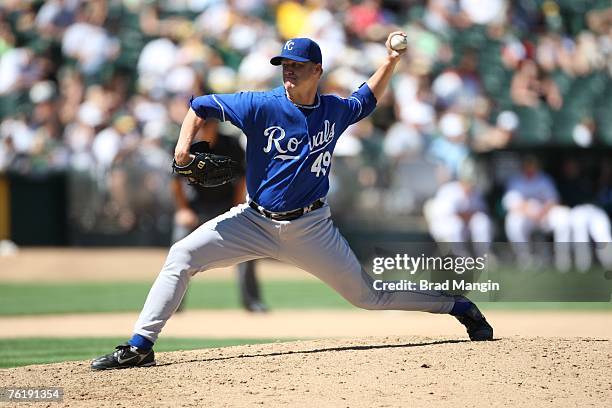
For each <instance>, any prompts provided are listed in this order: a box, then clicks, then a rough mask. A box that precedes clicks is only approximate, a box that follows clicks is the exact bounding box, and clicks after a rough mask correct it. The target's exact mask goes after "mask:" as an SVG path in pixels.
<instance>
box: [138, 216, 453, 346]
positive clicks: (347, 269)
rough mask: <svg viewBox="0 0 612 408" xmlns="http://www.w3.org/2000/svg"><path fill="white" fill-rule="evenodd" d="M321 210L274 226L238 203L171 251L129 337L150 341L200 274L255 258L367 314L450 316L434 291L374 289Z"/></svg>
mask: <svg viewBox="0 0 612 408" xmlns="http://www.w3.org/2000/svg"><path fill="white" fill-rule="evenodd" d="M330 215H331V213H330V209H329V206H328V205H327V204H326V205H325V206H324V207H322V208H320V209H318V210H315V211H312V212H309V213H307V214H305V215H303V216H301V217H300V218H298V219H295V220H292V221H274V220H271V219H268V218H266V217H264V216H263V215H261V214H259V213H258V212H257V211H255V210H253V209H252V208H250V207H249V206H248V205H247V204H240V205H238V206H236V207H234V208H232V209H230V210H229V211H228V212H226V213H225V214H222V215H220V216H218V217H216V218H214V219H212V220H210V221H208V222H206V223H205V224H203V225H201V226H200V227H199V228H198V229H196V230H195V231H194V232H192V233H191V234H189V235H188V236H187V237H185V238H184V239H182V240H181V241H179V242H177V243H176V244H174V245H173V246H172V247H171V248H170V252H169V253H168V257H167V259H166V262H165V264H164V266H163V268H162V270H161V272H160V274H159V276H158V277H157V279H156V280H155V283H154V284H153V287H152V288H151V290H150V292H149V295H148V296H147V300H146V302H145V305H144V307H143V309H142V312H141V313H140V317H139V318H138V321H137V322H136V325H135V326H134V333H135V334H139V335H141V336H143V337H145V338H147V339H149V340H151V341H153V342H155V341H156V340H157V337H158V336H159V333H160V332H161V330H162V328H163V327H164V325H165V324H166V321H168V319H169V318H170V317H171V316H172V314H173V313H174V312H175V310H176V309H177V307H178V305H179V304H180V303H181V299H182V298H183V296H184V295H185V291H186V290H187V285H188V284H189V280H190V279H191V277H192V276H193V275H195V274H196V273H198V272H202V271H206V270H208V269H212V268H220V267H228V266H231V265H235V264H236V263H239V262H244V261H248V260H251V259H258V258H268V257H269V258H275V259H278V260H280V261H282V262H287V263H290V264H293V265H295V266H297V267H299V268H301V269H304V270H306V271H308V272H310V273H311V274H313V275H314V276H316V277H317V278H319V279H320V280H322V281H323V282H325V283H326V284H327V285H329V286H331V287H332V288H333V289H334V290H335V291H336V292H338V293H339V294H340V295H341V296H342V297H344V298H345V299H346V300H348V301H349V302H350V303H352V304H353V305H355V306H357V307H360V308H363V309H369V310H415V311H423V312H431V313H448V312H450V310H451V309H452V307H453V305H454V299H453V298H452V297H450V296H446V295H444V294H442V293H440V292H437V291H377V290H375V289H374V288H373V286H372V282H373V279H372V278H371V277H370V276H369V275H368V274H367V273H366V272H365V271H364V270H363V269H362V267H361V265H360V263H359V261H358V260H357V258H356V256H355V254H354V253H353V251H352V250H351V248H350V247H349V245H348V243H347V242H346V240H345V239H344V238H343V237H342V235H340V232H339V231H338V229H337V228H336V227H335V226H334V224H333V222H332V220H331V218H330Z"/></svg>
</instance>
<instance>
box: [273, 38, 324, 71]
mask: <svg viewBox="0 0 612 408" xmlns="http://www.w3.org/2000/svg"><path fill="white" fill-rule="evenodd" d="M283 58H286V59H290V60H293V61H298V62H308V61H310V62H314V63H315V64H321V63H322V62H323V57H322V56H321V48H319V44H317V43H316V42H314V41H312V40H311V39H310V38H292V39H290V40H288V41H287V42H286V43H285V45H284V46H283V50H282V51H281V54H280V55H277V56H276V57H274V58H272V59H271V60H270V64H272V65H280V64H281V61H282V59H283Z"/></svg>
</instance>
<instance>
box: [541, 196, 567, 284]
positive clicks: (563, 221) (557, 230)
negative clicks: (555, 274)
mask: <svg viewBox="0 0 612 408" xmlns="http://www.w3.org/2000/svg"><path fill="white" fill-rule="evenodd" d="M542 224H543V225H542V227H543V228H544V229H545V230H548V231H552V233H553V240H554V241H555V242H554V245H553V252H554V258H555V267H556V268H557V270H558V271H560V272H567V271H568V270H569V269H570V268H571V266H572V259H571V248H570V246H571V228H570V209H569V208H568V207H566V206H563V205H556V206H554V207H552V208H551V209H550V210H549V211H548V213H547V214H546V216H545V217H544V219H543V220H542Z"/></svg>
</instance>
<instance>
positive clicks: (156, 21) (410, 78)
mask: <svg viewBox="0 0 612 408" xmlns="http://www.w3.org/2000/svg"><path fill="white" fill-rule="evenodd" d="M395 29H401V30H404V31H406V33H407V34H408V39H409V51H408V53H407V55H406V56H405V57H404V60H403V62H402V64H401V65H400V66H399V68H398V71H397V74H396V76H395V77H394V79H393V82H392V86H391V90H390V91H389V92H388V93H387V94H386V96H385V97H384V98H383V100H380V101H379V103H378V108H377V109H376V111H375V112H374V113H373V114H372V115H371V116H370V117H369V118H368V119H367V120H364V121H361V122H360V123H358V124H357V125H355V126H353V127H351V128H350V129H349V130H348V131H347V133H346V134H344V135H343V136H342V138H341V139H340V142H339V143H338V146H337V149H336V154H335V156H336V158H335V160H336V162H335V164H334V169H335V171H334V173H333V177H332V190H331V198H332V200H335V201H336V203H337V205H338V208H340V209H341V208H349V207H350V208H357V209H365V210H367V209H376V210H378V211H379V210H380V209H381V208H383V210H384V212H385V214H397V215H401V214H413V213H416V212H420V211H421V208H422V204H423V202H424V201H425V200H427V199H428V198H431V197H432V196H433V195H434V194H435V191H436V189H437V187H438V186H440V185H442V184H444V183H447V182H451V181H453V180H455V179H456V178H457V177H458V175H459V170H460V168H461V166H462V164H463V162H464V161H465V159H466V158H468V157H469V156H470V155H472V154H474V153H482V152H488V151H496V150H499V149H504V148H506V147H516V146H543V145H544V146H549V145H550V146H552V145H557V146H574V147H576V148H584V147H589V146H612V115H610V112H612V81H611V79H610V78H611V75H612V8H611V7H610V3H609V1H608V0H554V1H553V0H516V1H509V0H420V1H419V0H386V1H385V0H360V1H349V0H336V1H325V0H303V1H283V0H158V1H152V0H108V1H105V0H47V1H39V0H4V1H2V3H1V4H0V172H5V171H8V172H16V173H20V174H31V175H44V174H48V173H50V172H55V171H65V170H70V174H71V177H72V178H73V180H74V183H75V186H77V187H78V188H76V187H75V189H74V192H73V196H72V198H73V201H76V202H77V203H79V204H78V205H76V206H75V207H76V208H77V209H78V214H75V217H77V218H78V219H79V220H78V222H81V223H83V224H84V225H89V227H90V228H94V227H95V225H96V222H98V221H99V220H100V219H101V214H102V215H105V216H107V217H108V219H115V220H118V225H117V228H119V229H124V230H128V229H130V228H133V227H134V226H135V225H136V224H137V223H138V215H139V214H140V213H141V212H142V211H141V210H140V209H139V208H140V207H139V206H141V207H142V206H150V205H151V203H152V202H153V203H156V205H158V207H159V208H162V209H163V208H170V207H171V206H172V200H171V199H170V198H169V194H170V193H169V191H168V188H167V185H168V177H169V163H170V160H171V156H170V152H171V151H172V148H173V145H174V142H175V141H176V138H177V137H178V130H179V127H180V123H181V121H182V119H183V117H184V114H185V113H186V110H187V107H188V100H189V98H190V96H191V95H199V94H204V93H211V92H214V93H229V92H235V91H238V90H259V89H268V88H271V87H275V86H278V85H280V72H279V71H278V68H276V67H274V66H272V65H270V64H269V59H270V57H272V56H274V55H276V54H277V53H278V50H279V49H280V48H281V46H282V42H283V41H284V40H285V39H287V38H291V37H297V36H308V37H311V38H313V39H315V40H316V41H317V42H318V43H319V44H320V46H321V48H322V51H323V68H324V80H323V82H322V89H321V91H322V92H324V93H336V94H339V95H343V96H346V95H349V94H350V93H351V92H352V91H353V90H354V89H356V87H358V86H359V85H360V84H361V83H362V82H364V81H365V80H366V79H367V78H368V77H369V76H370V75H371V74H372V72H373V71H374V70H375V68H376V67H377V66H378V64H379V63H380V62H381V60H382V59H383V58H384V57H385V55H386V50H385V47H384V40H385V38H386V36H387V34H388V33H389V32H390V31H392V30H395ZM230 131H231V130H230ZM234 133H235V134H236V137H239V136H240V135H239V132H238V133H236V132H234ZM355 175H356V176H355ZM342 206H343V207H342ZM150 218H151V220H150V222H154V220H155V219H156V217H155V216H152V217H150Z"/></svg>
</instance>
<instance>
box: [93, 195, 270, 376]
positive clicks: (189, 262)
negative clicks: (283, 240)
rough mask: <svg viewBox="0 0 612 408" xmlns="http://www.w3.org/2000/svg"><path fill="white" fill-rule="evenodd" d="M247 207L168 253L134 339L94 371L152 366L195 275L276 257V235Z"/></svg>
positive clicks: (216, 220)
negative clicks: (161, 339)
mask: <svg viewBox="0 0 612 408" xmlns="http://www.w3.org/2000/svg"><path fill="white" fill-rule="evenodd" d="M246 208H248V207H246V205H240V206H238V207H234V208H232V209H231V210H229V211H228V212H227V213H225V214H222V215H220V216H218V217H216V218H214V219H212V220H210V221H208V222H206V223H205V224H203V225H202V226H200V227H199V228H198V229H196V230H195V231H194V232H192V233H191V234H189V235H188V236H187V237H186V238H184V239H182V240H180V241H179V242H177V243H175V244H174V245H173V246H172V247H171V248H170V251H169V253H168V257H167V258H166V262H165V263H164V266H163V267H162V270H161V272H160V274H159V276H158V277H157V279H156V280H155V283H154V284H153V286H152V287H151V290H150V291H149V295H148V296H147V299H146V301H145V304H144V307H143V309H142V312H141V313H140V317H139V318H138V321H137V322H136V324H135V326H134V336H133V337H132V338H131V339H130V341H129V342H128V344H127V345H122V346H119V348H118V349H117V351H115V352H114V353H111V354H108V355H106V356H102V357H100V358H98V359H96V360H94V362H93V363H92V368H93V369H109V368H123V367H129V366H142V365H152V364H154V361H155V360H154V358H153V357H148V356H152V354H151V353H152V351H151V348H152V346H153V343H154V342H155V341H156V340H157V337H158V335H159V333H160V332H161V330H162V328H163V327H164V325H165V324H166V322H167V321H168V319H169V318H170V317H171V316H172V314H173V313H174V311H175V310H176V308H177V307H178V305H179V303H180V301H181V299H182V298H183V296H184V294H185V291H186V289H187V285H188V283H189V280H190V279H191V277H192V276H193V275H194V274H195V273H197V272H201V271H204V270H207V269H212V268H218V267H226V266H231V265H234V264H236V263H239V262H245V261H248V260H252V259H257V258H262V257H268V256H275V255H276V254H277V250H278V249H277V248H278V246H277V244H276V242H275V241H274V239H273V233H274V231H273V230H272V229H271V227H270V226H269V225H268V224H266V223H265V222H262V221H261V220H260V219H257V217H256V216H255V215H252V214H250V213H249V212H248V211H246ZM149 360H150V361H149ZM151 363H152V364H151Z"/></svg>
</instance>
